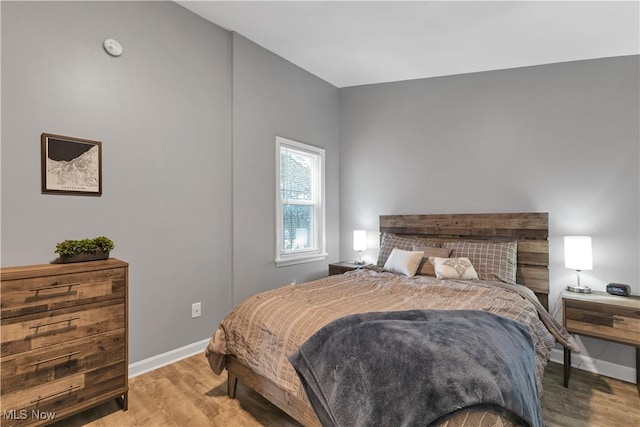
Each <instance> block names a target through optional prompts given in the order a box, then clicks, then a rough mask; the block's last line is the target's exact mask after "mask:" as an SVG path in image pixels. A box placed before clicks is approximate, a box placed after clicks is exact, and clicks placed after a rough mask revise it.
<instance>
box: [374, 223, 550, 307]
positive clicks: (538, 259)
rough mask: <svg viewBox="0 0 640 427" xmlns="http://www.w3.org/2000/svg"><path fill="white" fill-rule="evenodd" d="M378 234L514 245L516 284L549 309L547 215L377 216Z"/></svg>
mask: <svg viewBox="0 0 640 427" xmlns="http://www.w3.org/2000/svg"><path fill="white" fill-rule="evenodd" d="M380 232H381V233H393V234H398V235H403V236H407V237H422V238H429V239H431V240H436V241H440V242H442V241H447V240H470V241H483V240H484V241H486V240H490V241H491V240H493V241H511V240H517V241H518V270H517V273H516V274H517V282H518V283H519V284H521V285H524V286H526V287H528V288H529V289H531V290H532V291H533V292H535V294H536V295H537V296H538V299H539V300H540V302H541V303H542V305H544V307H545V308H546V309H547V310H548V309H549V240H548V239H549V214H548V213H546V212H544V213H496V214H441V215H380Z"/></svg>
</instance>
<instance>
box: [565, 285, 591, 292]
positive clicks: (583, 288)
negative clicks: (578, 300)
mask: <svg viewBox="0 0 640 427" xmlns="http://www.w3.org/2000/svg"><path fill="white" fill-rule="evenodd" d="M567 290H568V291H571V292H576V293H579V294H590V293H591V288H590V287H588V286H583V285H567Z"/></svg>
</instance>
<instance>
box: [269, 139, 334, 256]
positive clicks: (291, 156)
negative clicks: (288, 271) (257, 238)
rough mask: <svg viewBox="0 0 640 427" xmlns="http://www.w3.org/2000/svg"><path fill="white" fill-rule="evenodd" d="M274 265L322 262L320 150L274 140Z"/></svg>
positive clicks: (321, 171)
mask: <svg viewBox="0 0 640 427" xmlns="http://www.w3.org/2000/svg"><path fill="white" fill-rule="evenodd" d="M276 188H277V189H278V195H277V200H276V232H277V242H276V265H277V266H279V267H280V266H284V265H291V264H298V263H302V262H310V261H318V260H321V259H324V258H325V257H326V256H327V254H326V250H325V246H326V245H325V240H326V239H325V213H324V150H323V149H322V148H317V147H313V146H310V145H307V144H302V143H300V142H296V141H291V140H288V139H285V138H280V137H276Z"/></svg>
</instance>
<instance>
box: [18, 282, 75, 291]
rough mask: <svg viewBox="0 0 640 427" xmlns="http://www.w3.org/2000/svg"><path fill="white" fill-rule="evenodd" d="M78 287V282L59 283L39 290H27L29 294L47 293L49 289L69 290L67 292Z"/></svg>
mask: <svg viewBox="0 0 640 427" xmlns="http://www.w3.org/2000/svg"><path fill="white" fill-rule="evenodd" d="M78 285H80V282H78V283H63V284H60V282H55V283H54V284H53V285H49V286H42V287H40V288H33V289H29V290H30V291H31V292H35V293H38V292H40V291H47V290H49V289H59V288H69V291H71V287H72V286H78Z"/></svg>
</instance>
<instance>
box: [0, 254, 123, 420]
mask: <svg viewBox="0 0 640 427" xmlns="http://www.w3.org/2000/svg"><path fill="white" fill-rule="evenodd" d="M128 268H129V267H128V264H127V263H126V262H123V261H120V260H117V259H114V258H111V259H108V260H104V261H92V262H81V263H74V264H43V265H32V266H24V267H9V268H3V269H1V270H0V275H1V279H2V284H1V290H2V293H1V308H2V321H1V322H2V324H1V329H2V335H1V341H2V356H1V358H0V365H1V366H0V368H1V376H2V383H1V389H2V391H1V393H2V395H1V408H0V409H1V412H2V413H1V419H0V424H1V425H2V426H14V425H15V426H27V425H42V424H47V423H51V422H53V421H58V420H60V419H62V418H64V417H67V416H69V415H72V414H74V413H76V412H80V411H82V410H84V409H87V408H89V407H91V406H95V405H98V404H100V403H103V402H105V401H107V400H111V399H118V400H119V401H120V404H121V406H122V408H123V409H124V410H125V411H126V410H127V393H128V369H127V366H128V349H127V343H128V333H127V317H128V313H127V301H128Z"/></svg>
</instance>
